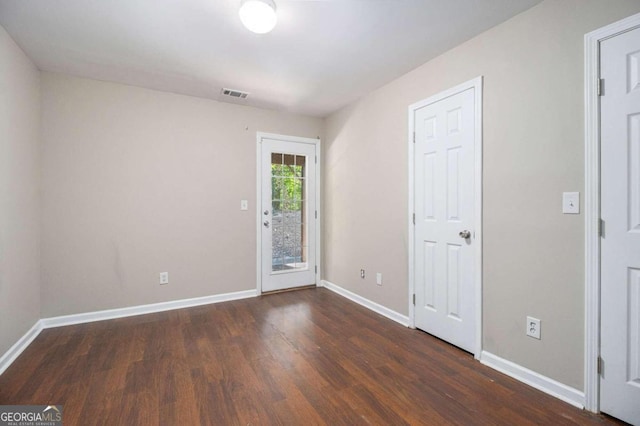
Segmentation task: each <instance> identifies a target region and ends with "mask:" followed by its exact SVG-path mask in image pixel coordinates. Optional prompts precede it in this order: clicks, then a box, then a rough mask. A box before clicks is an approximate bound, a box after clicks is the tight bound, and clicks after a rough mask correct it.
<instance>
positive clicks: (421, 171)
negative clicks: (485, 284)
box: [413, 88, 478, 353]
mask: <svg viewBox="0 0 640 426" xmlns="http://www.w3.org/2000/svg"><path fill="white" fill-rule="evenodd" d="M474 96H475V88H468V89H466V90H463V91H460V92H457V93H453V94H452V95H451V96H447V97H445V98H443V99H441V100H438V101H436V102H433V103H430V104H427V105H425V106H423V107H421V108H419V109H417V110H416V111H415V112H414V120H413V122H414V129H413V130H414V133H415V148H414V182H415V186H414V188H415V189H414V204H415V205H414V209H415V210H414V211H415V227H414V254H415V265H414V271H415V278H414V282H415V294H416V300H415V325H416V327H418V328H420V329H422V330H425V331H427V332H428V333H431V334H433V335H435V336H437V337H439V338H441V339H443V340H446V341H448V342H450V343H452V344H454V345H456V346H458V347H460V348H462V349H464V350H466V351H469V352H471V353H474V352H475V345H476V321H477V320H476V310H475V304H476V291H477V289H476V285H475V282H474V261H475V253H474V251H475V250H478V248H477V247H476V244H475V241H474V238H475V235H474V225H475V222H474V219H475V218H474V208H475V190H474V188H475V186H474V185H475V182H474V174H475V172H474V164H475V160H474V149H475V147H474V145H475V137H476V136H475V135H476V127H475V125H476V123H475V110H474V106H475V99H474Z"/></svg>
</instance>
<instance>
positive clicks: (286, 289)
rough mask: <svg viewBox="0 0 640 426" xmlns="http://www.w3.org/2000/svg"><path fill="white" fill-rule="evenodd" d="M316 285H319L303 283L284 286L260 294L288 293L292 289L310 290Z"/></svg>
mask: <svg viewBox="0 0 640 426" xmlns="http://www.w3.org/2000/svg"><path fill="white" fill-rule="evenodd" d="M316 287H317V285H316V284H309V285H303V286H300V287H290V288H283V289H281V290H271V291H263V292H262V294H260V295H261V296H269V295H271V294H278V293H288V292H290V291H297V290H309V289H312V288H316Z"/></svg>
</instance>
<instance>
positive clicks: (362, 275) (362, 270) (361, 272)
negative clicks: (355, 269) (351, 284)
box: [360, 269, 364, 279]
mask: <svg viewBox="0 0 640 426" xmlns="http://www.w3.org/2000/svg"><path fill="white" fill-rule="evenodd" d="M360 278H362V279H364V269H360Z"/></svg>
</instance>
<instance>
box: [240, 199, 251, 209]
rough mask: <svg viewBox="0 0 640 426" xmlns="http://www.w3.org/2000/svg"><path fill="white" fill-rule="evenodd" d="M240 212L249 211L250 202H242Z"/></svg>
mask: <svg viewBox="0 0 640 426" xmlns="http://www.w3.org/2000/svg"><path fill="white" fill-rule="evenodd" d="M240 210H249V202H248V201H247V200H240Z"/></svg>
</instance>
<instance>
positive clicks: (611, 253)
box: [600, 28, 640, 425]
mask: <svg viewBox="0 0 640 426" xmlns="http://www.w3.org/2000/svg"><path fill="white" fill-rule="evenodd" d="M600 49H601V50H600V73H601V77H602V78H603V79H604V93H603V96H602V97H601V103H600V108H601V136H600V144H601V148H600V149H601V157H602V158H601V173H602V177H601V179H602V182H601V197H602V200H601V216H602V219H603V220H604V236H603V238H602V252H601V267H602V272H601V273H602V275H601V324H600V327H601V328H600V330H601V331H600V334H601V338H600V354H601V357H602V360H603V371H602V375H601V378H600V410H601V411H603V412H605V413H607V414H610V415H612V416H614V417H617V418H619V419H621V420H624V421H626V422H629V423H631V424H636V425H640V28H638V29H635V30H633V31H629V32H626V33H624V34H622V35H619V36H616V37H613V38H610V39H608V40H606V41H604V42H602V44H601V46H600Z"/></svg>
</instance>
